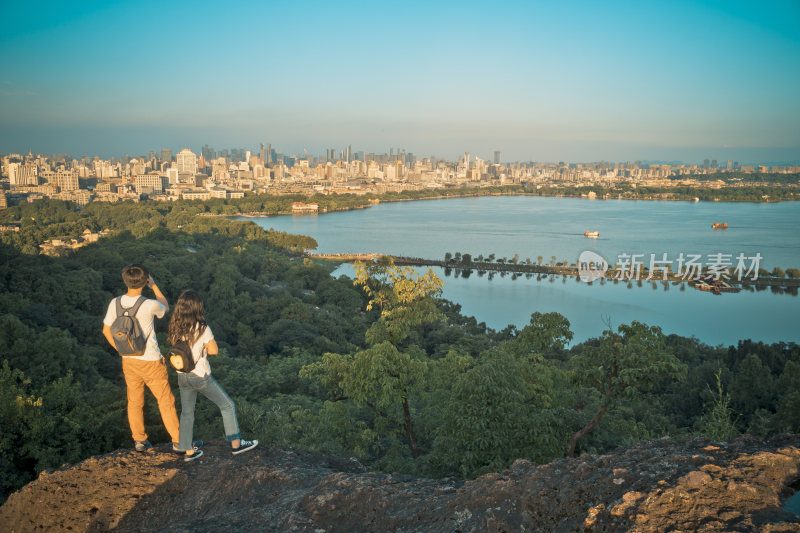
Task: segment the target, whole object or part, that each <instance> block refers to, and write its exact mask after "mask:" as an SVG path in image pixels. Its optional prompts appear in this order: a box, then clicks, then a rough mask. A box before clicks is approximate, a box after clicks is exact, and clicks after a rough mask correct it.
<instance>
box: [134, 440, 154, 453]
mask: <svg viewBox="0 0 800 533" xmlns="http://www.w3.org/2000/svg"><path fill="white" fill-rule="evenodd" d="M133 447H134V448H135V449H136V451H137V452H146V451H147V450H149V449H150V448H152V447H153V445H152V444H150V441H149V440H147V439H145V440H137V441H134V444H133Z"/></svg>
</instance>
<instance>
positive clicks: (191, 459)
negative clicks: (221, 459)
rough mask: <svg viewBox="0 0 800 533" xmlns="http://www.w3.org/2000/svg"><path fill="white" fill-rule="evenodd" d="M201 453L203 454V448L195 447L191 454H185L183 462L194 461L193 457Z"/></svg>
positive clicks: (195, 457) (197, 456)
mask: <svg viewBox="0 0 800 533" xmlns="http://www.w3.org/2000/svg"><path fill="white" fill-rule="evenodd" d="M201 455H203V450H201V449H199V448H195V449H194V453H193V454H192V455H185V456H184V457H183V460H184V462H186V463H188V462H189V461H194V460H195V459H197V458H199V457H200V456H201Z"/></svg>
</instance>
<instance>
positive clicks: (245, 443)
mask: <svg viewBox="0 0 800 533" xmlns="http://www.w3.org/2000/svg"><path fill="white" fill-rule="evenodd" d="M256 446H258V441H257V440H244V439H241V440H240V441H239V447H238V448H234V449H233V451H232V452H231V453H232V454H233V455H239V454H240V453H244V452H246V451H248V450H252V449H253V448H255V447H256Z"/></svg>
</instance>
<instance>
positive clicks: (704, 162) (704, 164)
mask: <svg viewBox="0 0 800 533" xmlns="http://www.w3.org/2000/svg"><path fill="white" fill-rule="evenodd" d="M703 168H708V159H703Z"/></svg>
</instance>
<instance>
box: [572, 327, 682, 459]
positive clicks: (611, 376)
mask: <svg viewBox="0 0 800 533" xmlns="http://www.w3.org/2000/svg"><path fill="white" fill-rule="evenodd" d="M571 363H572V364H573V365H574V368H575V376H576V378H577V380H578V381H579V382H580V383H582V384H583V385H585V386H588V387H591V388H593V389H595V390H596V391H598V392H599V393H600V395H601V397H602V401H601V403H600V406H599V408H598V410H597V411H596V412H595V414H594V416H593V417H592V418H591V419H590V420H589V421H588V422H587V423H586V424H585V425H584V426H583V427H582V428H581V429H579V430H578V431H576V432H574V433H573V434H572V436H571V437H570V439H569V442H568V443H567V448H566V455H567V457H572V455H573V453H574V452H575V447H576V446H577V444H578V441H579V440H580V439H581V438H583V437H584V436H585V435H586V434H588V433H589V432H590V431H592V429H594V428H595V427H596V426H597V425H598V424H599V423H600V419H601V418H603V415H604V414H605V413H606V411H607V410H608V408H609V407H610V406H611V405H612V403H613V402H615V401H619V400H620V399H621V398H623V395H627V396H632V395H634V394H635V393H637V392H639V391H641V390H646V389H647V388H649V387H651V386H653V385H654V384H655V383H657V382H658V381H659V380H662V379H664V378H674V377H678V376H680V375H682V374H683V373H684V372H685V370H686V369H685V365H684V364H682V363H681V362H680V361H679V360H678V359H677V358H676V357H675V356H674V355H673V354H671V353H669V352H668V351H667V349H666V346H665V343H664V335H663V334H662V333H661V328H659V327H657V326H652V327H651V326H647V325H645V324H642V323H641V322H636V321H634V322H632V323H631V324H630V325H625V324H623V325H621V326H619V328H618V329H617V332H614V331H612V330H611V329H610V328H609V329H607V330H605V331H604V332H603V335H602V336H601V338H600V342H599V345H598V346H597V347H595V348H594V349H591V350H588V351H587V352H585V353H583V354H580V355H578V356H575V357H573V358H572V360H571Z"/></svg>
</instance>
